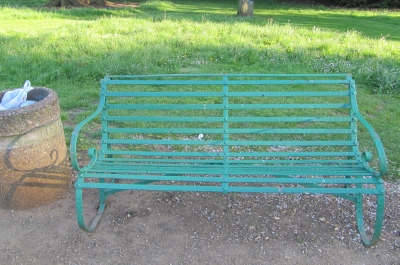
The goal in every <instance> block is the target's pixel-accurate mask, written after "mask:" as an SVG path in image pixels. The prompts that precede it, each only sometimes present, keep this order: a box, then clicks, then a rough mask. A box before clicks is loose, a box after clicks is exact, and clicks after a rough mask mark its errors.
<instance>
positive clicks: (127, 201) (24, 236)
mask: <svg viewBox="0 0 400 265" xmlns="http://www.w3.org/2000/svg"><path fill="white" fill-rule="evenodd" d="M386 189H387V196H386V212H385V223H384V228H383V232H382V237H381V240H380V242H379V244H378V245H377V246H376V247H372V248H366V247H364V246H363V245H362V243H361V241H360V238H359V236H358V233H357V230H356V225H355V218H354V207H353V206H352V205H351V204H350V203H348V202H346V201H344V200H342V199H338V198H334V197H332V196H324V195H313V196H312V195H273V194H272V195H271V194H251V195H248V194H228V195H222V194H212V193H168V192H148V191H125V192H122V193H119V194H114V195H111V196H110V197H109V198H108V200H107V203H108V204H107V207H106V212H105V214H104V215H103V217H102V219H101V221H100V224H99V226H98V227H97V229H96V230H95V232H93V233H86V232H83V231H82V230H80V229H79V227H78V225H77V222H76V215H75V197H74V189H73V187H71V189H70V190H69V192H68V193H67V194H66V195H65V196H64V197H63V198H62V199H61V200H58V201H56V202H53V203H51V204H50V205H47V206H40V207H37V208H33V209H29V210H23V211H16V210H4V209H0V216H1V218H0V225H1V231H0V263H1V264H335V265H336V264H400V234H399V231H400V211H399V205H400V204H399V201H400V187H399V185H398V184H393V183H386ZM96 198H97V196H96V194H94V193H93V192H92V193H89V194H86V201H85V204H87V207H86V210H87V212H88V214H92V216H94V213H95V210H96V204H97V201H96ZM366 216H368V213H366Z"/></svg>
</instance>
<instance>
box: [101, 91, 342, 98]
mask: <svg viewBox="0 0 400 265" xmlns="http://www.w3.org/2000/svg"><path fill="white" fill-rule="evenodd" d="M349 95H350V93H349V91H302V92H300V91H299V92H271V91H267V90H266V91H251V92H222V91H221V92H212V91H210V92H208V91H204V92H162V91H157V92H142V91H140V92H138V91H129V92H112V91H107V92H106V94H105V96H106V97H160V98H163V97H337V96H349Z"/></svg>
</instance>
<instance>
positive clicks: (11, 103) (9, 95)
mask: <svg viewBox="0 0 400 265" xmlns="http://www.w3.org/2000/svg"><path fill="white" fill-rule="evenodd" d="M32 89H33V87H31V82H29V80H26V81H25V84H24V87H23V88H19V89H15V90H12V91H7V92H6V93H5V94H4V96H3V99H2V100H1V103H0V110H7V109H15V108H19V107H21V105H22V106H24V105H23V103H24V102H25V101H26V96H27V94H28V92H29V91H31V90H32ZM25 105H26V104H25ZM28 105H29V104H28Z"/></svg>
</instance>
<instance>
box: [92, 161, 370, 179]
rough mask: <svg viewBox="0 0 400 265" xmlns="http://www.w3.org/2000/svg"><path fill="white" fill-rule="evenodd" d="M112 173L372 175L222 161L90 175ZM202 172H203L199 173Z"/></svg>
mask: <svg viewBox="0 0 400 265" xmlns="http://www.w3.org/2000/svg"><path fill="white" fill-rule="evenodd" d="M111 166H112V169H113V172H115V173H125V174H131V175H135V174H183V175H198V174H212V175H223V174H228V175H248V174H253V175H293V174H294V175H308V176H335V175H339V176H369V175H371V172H370V171H368V170H366V169H365V168H363V167H362V166H360V165H340V164H337V165H324V164H320V165H318V166H315V165H314V166H310V165H303V164H301V165H296V164H293V165H274V166H271V165H243V164H242V165H240V164H229V167H228V168H225V166H224V164H223V162H222V161H221V163H220V164H205V163H203V164H199V163H186V164H178V163H164V164H161V163H152V164H151V163H146V164H133V163H131V164H127V163H106V164H102V165H95V166H94V167H93V168H91V169H90V170H88V171H87V172H88V173H91V174H95V173H104V172H110V168H111ZM199 172H200V173H199Z"/></svg>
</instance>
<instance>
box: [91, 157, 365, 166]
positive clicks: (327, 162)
mask: <svg viewBox="0 0 400 265" xmlns="http://www.w3.org/2000/svg"><path fill="white" fill-rule="evenodd" d="M145 162H152V163H176V164H180V163H207V164H219V163H221V162H222V160H207V159H205V158H203V159H190V160H189V159H181V158H174V159H164V158H163V159H161V158H157V157H152V158H135V159H130V158H118V159H107V158H104V159H102V161H99V162H98V163H97V165H99V166H101V165H109V164H112V163H126V164H130V163H145ZM229 164H277V165H279V164H296V165H300V164H310V165H314V164H316V165H319V164H324V165H331V164H333V165H345V164H357V165H358V164H361V161H357V160H350V159H346V160H345V159H342V160H339V159H338V160H328V159H325V160H321V159H318V160H299V159H287V160H281V159H279V160H277V159H273V158H266V159H258V160H255V159H246V160H230V161H229Z"/></svg>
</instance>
